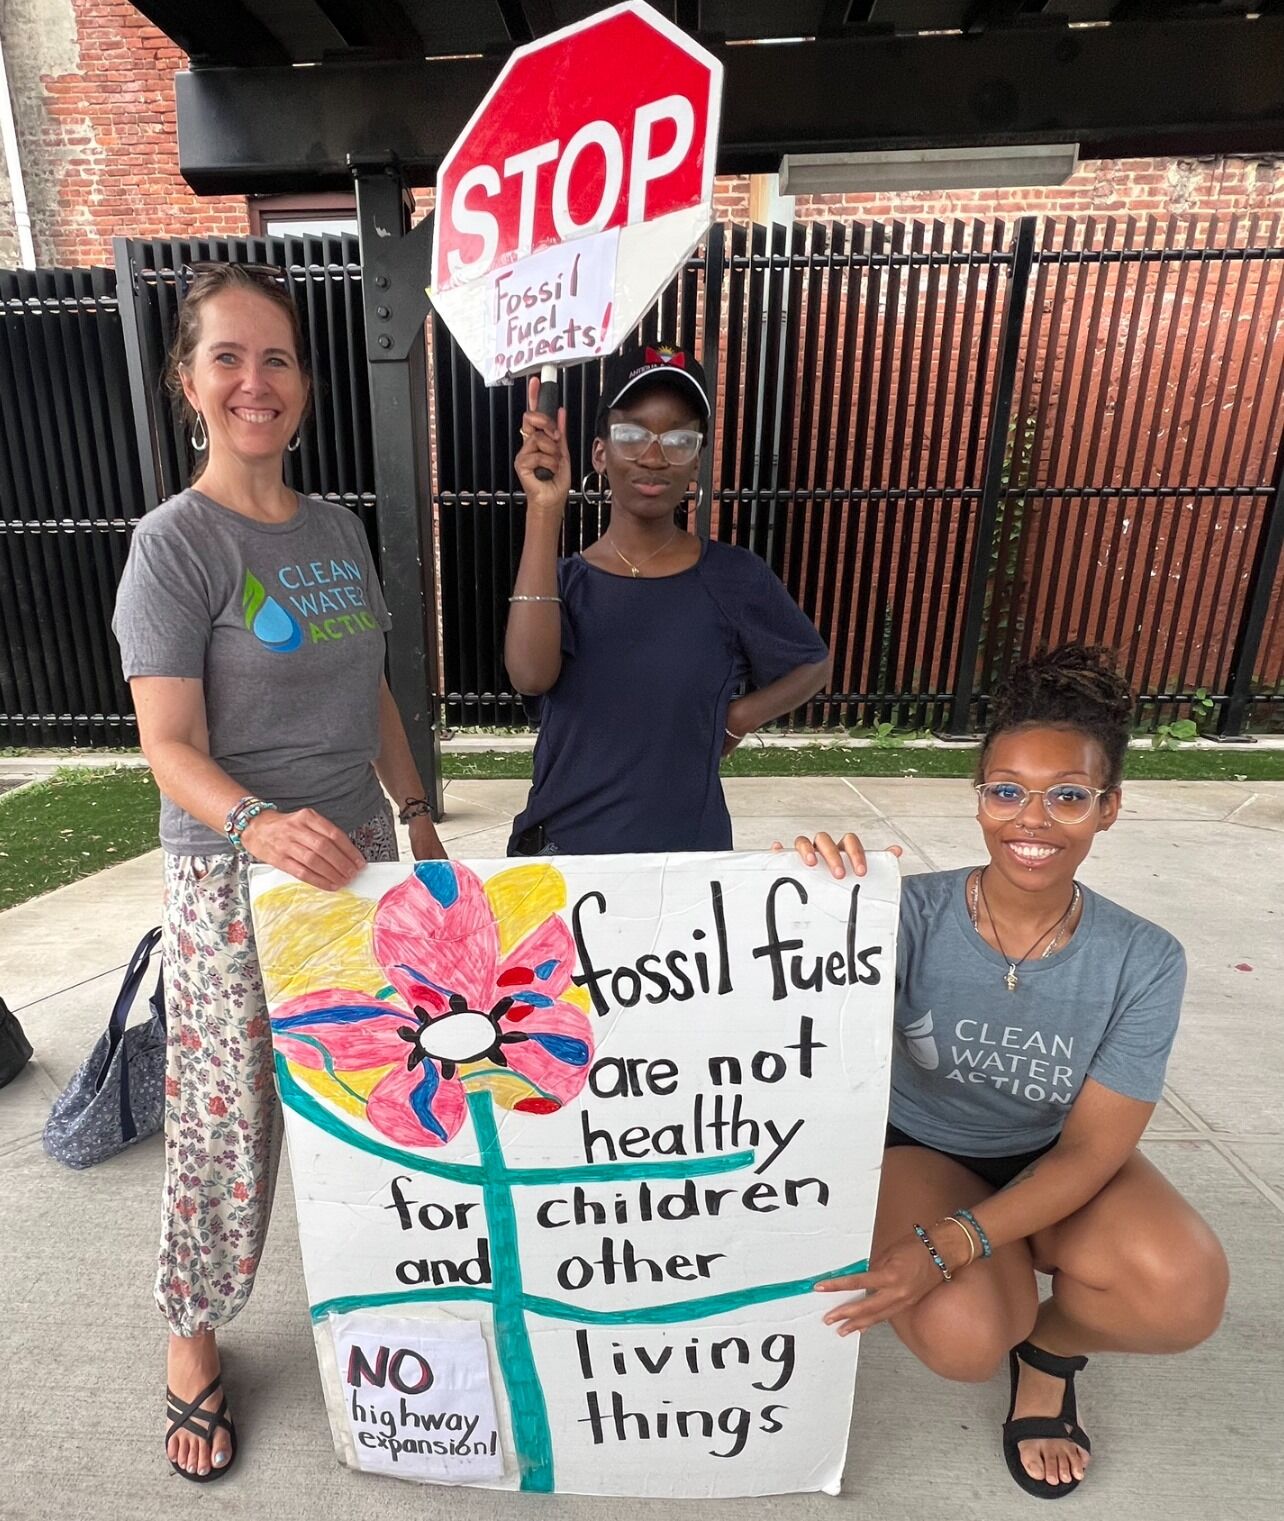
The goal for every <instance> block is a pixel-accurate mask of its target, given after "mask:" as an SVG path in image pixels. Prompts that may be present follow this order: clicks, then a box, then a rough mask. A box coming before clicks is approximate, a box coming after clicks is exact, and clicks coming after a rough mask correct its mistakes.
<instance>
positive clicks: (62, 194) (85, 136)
mask: <svg viewBox="0 0 1284 1521" xmlns="http://www.w3.org/2000/svg"><path fill="white" fill-rule="evenodd" d="M3 14H4V23H5V44H6V51H7V53H8V60H9V67H10V71H11V75H12V79H11V83H12V85H13V89H14V95H15V106H16V114H17V116H18V128H19V133H20V137H21V142H22V153H23V164H24V171H25V177H26V178H27V181H28V195H29V197H30V199H31V202H32V218H33V223H34V228H35V234H36V242H37V255H38V257H39V258H40V260H41V261H42V262H44V263H58V264H92V263H101V262H105V261H108V260H109V259H110V245H111V238H112V237H113V236H114V235H116V234H120V233H131V234H134V235H137V236H144V237H154V236H165V235H172V236H234V235H238V234H244V233H246V232H248V230H249V219H248V214H247V208H246V203H245V201H244V199H242V198H240V197H230V196H229V197H221V198H208V199H202V198H200V197H197V196H195V195H193V194H192V192H191V191H190V190H189V189H188V187H187V185H186V184H185V183H184V181H183V179H182V177H181V175H180V174H179V172H178V155H177V144H176V140H175V126H174V89H173V76H174V73H175V71H176V70H177V69H180V68H182V67H183V66H184V59H183V55H182V54H181V53H180V52H179V51H178V49H177V48H175V47H174V46H173V45H172V44H171V43H170V42H169V41H168V40H167V39H166V38H165V37H164V36H163V35H162V34H161V33H160V32H159V31H157V30H156V28H154V27H153V26H151V25H150V24H149V23H148V22H146V21H145V20H144V19H143V17H142V16H141V15H140V14H139V13H138V12H137V11H136V10H135V9H134V8H133V6H132V5H129V4H127V3H125V0H8V3H7V4H6V5H5V7H4V13H3ZM419 200H420V210H421V212H422V210H423V209H426V203H427V201H428V200H429V198H428V197H425V196H422V195H421V196H420V198H419ZM715 204H716V209H717V214H718V216H719V217H721V218H723V219H727V220H730V219H734V220H738V221H745V220H747V219H748V216H749V180H748V178H747V177H746V176H743V175H740V176H724V177H721V178H720V179H719V180H718V184H717V191H716V195H715ZM794 210H795V215H796V216H797V217H798V218H800V219H802V220H816V219H826V218H850V217H891V216H894V217H938V216H939V217H952V216H967V217H971V216H978V217H985V218H989V217H993V216H996V215H1004V214H1013V213H1018V212H1028V211H1033V212H1036V213H1043V214H1046V215H1057V216H1061V215H1082V214H1086V213H1094V214H1095V213H1100V214H1121V215H1122V214H1128V213H1132V214H1138V215H1144V214H1147V213H1154V214H1156V215H1167V214H1169V213H1175V212H1198V211H1209V212H1211V211H1217V212H1221V211H1225V212H1263V213H1275V212H1281V211H1284V158H1270V157H1266V158H1217V159H1198V160H1186V159H1175V160H1174V159H1118V160H1115V159H1103V160H1098V161H1092V162H1088V163H1086V164H1084V165H1083V166H1082V167H1081V168H1080V169H1079V171H1078V172H1077V173H1076V174H1075V175H1074V177H1073V178H1072V179H1071V180H1070V181H1069V182H1068V183H1067V184H1065V185H1061V186H1052V187H1046V188H1037V189H1027V190H1003V191H977V190H954V191H919V192H913V193H904V194H897V195H887V194H879V195H824V196H807V197H803V196H799V197H797V198H796V200H795V207H794ZM4 231H5V229H4V228H3V227H0V247H2V246H7V242H8V239H5V238H4V237H3V233H4Z"/></svg>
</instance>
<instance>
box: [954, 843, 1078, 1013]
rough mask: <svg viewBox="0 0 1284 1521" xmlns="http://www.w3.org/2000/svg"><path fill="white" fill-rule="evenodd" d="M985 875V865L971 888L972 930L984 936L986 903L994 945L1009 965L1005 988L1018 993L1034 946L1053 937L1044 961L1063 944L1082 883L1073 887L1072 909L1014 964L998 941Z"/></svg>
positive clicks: (1005, 975) (1068, 909)
mask: <svg viewBox="0 0 1284 1521" xmlns="http://www.w3.org/2000/svg"><path fill="white" fill-rule="evenodd" d="M984 875H985V867H984V866H982V867H981V869H980V871H978V872H977V873H976V875H975V876H974V877H973V878H972V888H971V894H970V897H971V910H972V928H973V929H974V930H975V931H976V932H977V934H978V935H979V934H980V933H981V910H980V904H982V903H984V904H985V912H986V916H987V917H988V918H989V921H990V928H991V929H992V930H993V931H994V941H995V945H996V946H997V948H998V952H999V955H1000V956H1002V957H1003V959H1004V961H1006V962H1007V964H1008V969H1007V971H1006V972H1005V973H1004V974H1003V985H1004V986H1005V987H1006V988H1007V990H1008V992H1009V993H1015V992H1016V990H1017V981H1018V979H1017V968H1018V967H1019V966H1022V965H1024V964H1025V962H1027V961H1028V960H1029V959H1030V956H1031V953H1032V952H1033V950H1034V947H1035V946H1036V945H1038V943H1039V942H1040V940H1043V939H1044V938H1045V937H1046V936H1048V935H1052V939H1051V940H1049V941H1048V943H1047V945H1046V946H1045V947H1044V949H1043V954H1042V955H1041V956H1040V957H1039V960H1040V961H1042V960H1044V959H1045V957H1048V956H1051V954H1052V953H1053V951H1055V950H1056V948H1057V946H1058V945H1060V943H1061V937H1062V935H1064V934H1065V931H1066V926H1067V925H1068V924H1069V923H1070V920H1071V919H1072V918H1073V917H1074V911H1075V909H1076V908H1078V906H1079V899H1080V898H1081V897H1082V893H1080V891H1079V884H1078V883H1077V882H1076V883H1075V884H1074V886H1073V890H1072V891H1071V893H1070V903H1069V906H1068V907H1067V908H1066V911H1065V912H1064V913H1063V914H1062V915H1061V917H1060V918H1059V919H1058V920H1057V922H1056V923H1055V924H1052V925H1049V926H1048V928H1047V929H1045V930H1043V931H1042V932H1041V933H1040V934H1038V935H1036V936H1035V939H1034V942H1033V944H1032V945H1031V946H1030V949H1029V950H1028V951H1027V952H1026V953H1025V955H1024V956H1018V957H1017V958H1016V960H1015V961H1014V960H1013V959H1012V957H1011V956H1009V955H1008V953H1007V952H1006V951H1005V950H1004V949H1003V942H1002V941H1001V940H1000V939H999V926H998V924H997V923H996V922H995V919H994V912H993V910H992V909H991V908H990V904H989V900H988V899H987V898H986V896H985V886H984V884H983V883H982V881H981V878H982V877H983V876H984ZM1054 932H1055V933H1054Z"/></svg>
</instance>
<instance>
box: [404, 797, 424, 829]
mask: <svg viewBox="0 0 1284 1521" xmlns="http://www.w3.org/2000/svg"><path fill="white" fill-rule="evenodd" d="M425 816H426V817H428V818H432V804H431V803H430V802H429V801H428V799H427V798H426V797H408V798H407V799H406V800H405V802H404V803H403V804H402V805H401V811H400V812H399V813H398V814H397V817H398V818H399V819H400V820H401V822H402V823H403V824H408V823H409V822H410V821H411V819H422V818H424V817H425Z"/></svg>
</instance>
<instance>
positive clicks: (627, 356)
mask: <svg viewBox="0 0 1284 1521" xmlns="http://www.w3.org/2000/svg"><path fill="white" fill-rule="evenodd" d="M655 379H661V380H665V381H667V382H668V383H669V384H670V385H672V386H676V387H677V388H678V389H679V390H683V391H687V392H688V393H689V394H690V397H691V400H692V401H693V402H694V403H695V405H696V411H697V412H698V414H699V417H700V421H701V422H702V423H704V424H705V426H706V427H707V426H708V423H709V386H708V382H707V381H706V380H705V378H704V369H703V368H702V366H701V364H700V361H699V360H698V359H697V358H696V357H695V355H694V354H691V353H688V352H687V350H686V349H677V348H674V347H673V346H672V345H671V344H667V343H660V344H636V345H634V346H632V347H630V348H626V349H621V350H620V352H619V353H618V354H612V355H611V356H610V358H609V359H607V361H606V363H605V365H604V366H603V369H602V401H601V404H600V406H599V408H598V413H599V416H601V415H604V414H605V413H606V412H608V411H609V410H610V409H611V408H612V407H618V406H619V405H620V404H621V403H622V402H623V400H624V398H625V397H626V396H627V395H628V394H629V392H630V391H632V390H635V389H636V388H637V387H638V386H640V385H642V384H643V383H644V382H645V381H648V380H655Z"/></svg>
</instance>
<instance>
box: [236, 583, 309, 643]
mask: <svg viewBox="0 0 1284 1521" xmlns="http://www.w3.org/2000/svg"><path fill="white" fill-rule="evenodd" d="M241 609H242V611H243V612H244V614H245V626H246V628H247V629H249V631H250V633H252V634H253V635H254V637H255V638H256V639H257V640H258V641H259V643H260V644H264V645H266V646H267V648H268V649H270V650H275V651H276V652H277V653H278V654H280V655H288V654H289V652H290V651H291V650H297V649H298V648H299V646H300V645H301V644H302V643H303V630H302V628H301V627H300V626H299V623H298V620H297V619H296V618H295V617H294V615H293V614H292V613H288V612H287V611H286V610H285V608H283V607H282V606H281V604H280V603H279V602H278V601H277V600H276V598H275V597H269V596H268V594H267V590H266V588H265V587H264V585H263V583H262V581H260V580H259V578H258V577H257V576H256V575H255V574H254V572H253V571H252V570H247V571H246V572H245V590H244V592H243V593H242V596H241Z"/></svg>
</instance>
